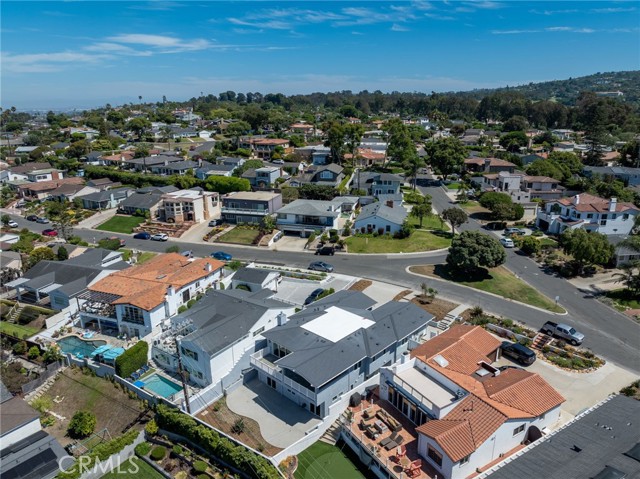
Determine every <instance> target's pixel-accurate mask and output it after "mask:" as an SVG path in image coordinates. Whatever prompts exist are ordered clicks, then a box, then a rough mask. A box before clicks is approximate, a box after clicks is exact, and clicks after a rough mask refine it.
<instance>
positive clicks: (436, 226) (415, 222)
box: [407, 215, 449, 231]
mask: <svg viewBox="0 0 640 479" xmlns="http://www.w3.org/2000/svg"><path fill="white" fill-rule="evenodd" d="M407 221H408V222H409V224H410V225H412V226H415V227H416V228H419V227H420V220H419V219H418V218H416V217H415V216H408V217H407ZM440 226H444V231H449V225H448V224H447V222H446V221H445V222H444V225H442V224H441V223H440V220H439V219H438V217H437V216H435V215H433V216H428V217H426V218H423V219H422V229H425V230H440Z"/></svg>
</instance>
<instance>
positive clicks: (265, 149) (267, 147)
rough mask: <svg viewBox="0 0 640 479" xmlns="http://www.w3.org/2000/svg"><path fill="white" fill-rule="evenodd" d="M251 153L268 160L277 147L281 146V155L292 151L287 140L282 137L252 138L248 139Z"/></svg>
mask: <svg viewBox="0 0 640 479" xmlns="http://www.w3.org/2000/svg"><path fill="white" fill-rule="evenodd" d="M249 147H250V149H251V154H252V155H253V156H255V157H256V158H260V159H262V160H270V159H271V157H272V156H273V154H274V153H275V152H276V149H277V148H282V150H283V155H288V154H289V153H291V152H292V151H293V149H292V148H291V145H290V143H289V140H287V139H284V138H253V139H251V140H249Z"/></svg>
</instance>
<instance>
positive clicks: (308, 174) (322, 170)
mask: <svg viewBox="0 0 640 479" xmlns="http://www.w3.org/2000/svg"><path fill="white" fill-rule="evenodd" d="M343 172H344V168H343V167H342V166H340V165H338V164H336V163H329V164H328V165H319V166H316V165H312V166H310V167H309V168H307V170H306V171H305V172H304V173H302V174H300V175H299V176H297V177H295V178H292V179H291V181H290V182H289V183H290V185H291V186H302V185H308V184H312V185H321V186H330V187H332V188H337V187H338V186H339V185H340V183H341V182H342V180H343V179H344V173H343Z"/></svg>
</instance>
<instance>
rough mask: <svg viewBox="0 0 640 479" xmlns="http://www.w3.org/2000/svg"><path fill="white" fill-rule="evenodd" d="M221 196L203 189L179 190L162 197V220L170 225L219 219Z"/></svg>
mask: <svg viewBox="0 0 640 479" xmlns="http://www.w3.org/2000/svg"><path fill="white" fill-rule="evenodd" d="M219 209H220V194H219V193H217V192H215V191H204V190H203V189H202V188H199V187H197V188H192V189H189V190H179V191H174V192H171V193H165V194H164V195H162V207H161V208H160V210H159V211H160V219H161V220H162V221H167V222H169V223H184V222H185V221H194V222H196V223H200V222H202V221H206V220H208V219H209V218H213V217H218V212H219Z"/></svg>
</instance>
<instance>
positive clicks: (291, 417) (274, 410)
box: [227, 378, 322, 449]
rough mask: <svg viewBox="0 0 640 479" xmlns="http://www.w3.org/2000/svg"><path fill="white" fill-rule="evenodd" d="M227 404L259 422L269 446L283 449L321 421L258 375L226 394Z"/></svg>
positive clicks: (235, 410) (237, 412)
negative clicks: (262, 380) (268, 384)
mask: <svg viewBox="0 0 640 479" xmlns="http://www.w3.org/2000/svg"><path fill="white" fill-rule="evenodd" d="M227 405H228V406H229V409H231V410H232V411H233V412H235V413H236V414H240V415H241V416H246V417H249V418H251V419H253V420H255V421H256V422H257V423H258V424H259V425H260V434H262V437H263V438H264V439H265V441H267V442H268V443H269V444H271V445H272V446H276V447H281V448H283V449H285V448H287V447H289V446H290V445H291V444H293V443H294V442H296V441H298V440H300V439H302V438H303V437H304V436H305V435H306V433H307V432H308V431H310V430H311V429H313V428H315V427H316V426H317V425H318V424H320V423H322V421H321V420H320V419H319V418H318V417H317V416H314V415H313V414H311V413H310V412H309V411H308V410H306V409H303V408H302V407H300V406H297V405H296V404H295V403H293V402H291V401H289V400H288V399H286V398H284V397H283V396H281V395H280V394H278V393H277V392H276V391H275V390H273V389H271V388H270V387H269V386H267V385H266V384H264V383H262V382H260V381H259V380H258V379H257V378H256V379H252V380H251V381H249V382H248V383H247V384H244V385H242V386H240V387H238V388H237V389H236V390H234V391H233V392H231V393H230V394H229V395H228V396H227Z"/></svg>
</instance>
